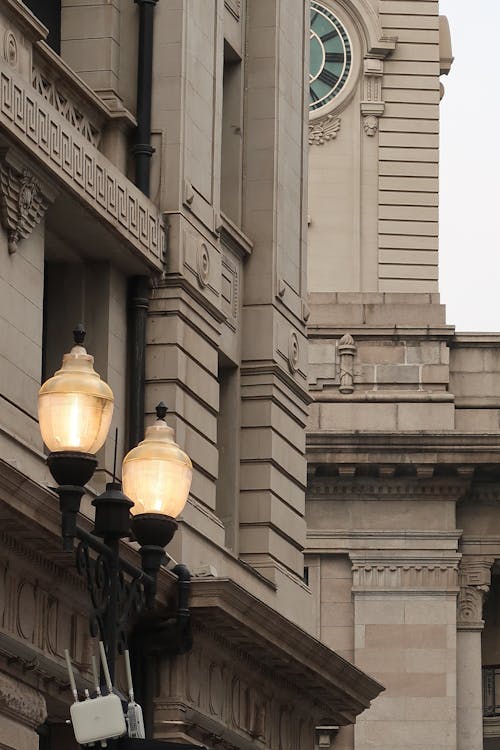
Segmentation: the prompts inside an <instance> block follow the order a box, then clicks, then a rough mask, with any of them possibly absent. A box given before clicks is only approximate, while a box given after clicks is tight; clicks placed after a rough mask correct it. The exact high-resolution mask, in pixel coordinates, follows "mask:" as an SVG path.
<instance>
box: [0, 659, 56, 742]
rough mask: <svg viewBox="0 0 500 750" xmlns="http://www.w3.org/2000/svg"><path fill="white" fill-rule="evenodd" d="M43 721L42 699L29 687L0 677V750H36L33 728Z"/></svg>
mask: <svg viewBox="0 0 500 750" xmlns="http://www.w3.org/2000/svg"><path fill="white" fill-rule="evenodd" d="M46 717H47V708H46V705H45V699H44V698H43V696H42V695H41V694H40V693H39V692H38V691H37V690H34V689H33V688H32V687H29V685H25V684H24V683H22V682H19V681H18V680H15V679H14V678H13V677H11V676H10V675H6V674H2V673H0V747H1V748H2V750H3V749H4V748H5V750H38V735H37V733H36V731H35V730H36V728H37V727H38V726H40V724H43V722H44V721H45V719H46Z"/></svg>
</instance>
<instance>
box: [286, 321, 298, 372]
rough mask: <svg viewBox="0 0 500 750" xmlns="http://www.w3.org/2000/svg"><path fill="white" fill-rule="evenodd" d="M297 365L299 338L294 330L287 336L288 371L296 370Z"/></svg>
mask: <svg viewBox="0 0 500 750" xmlns="http://www.w3.org/2000/svg"><path fill="white" fill-rule="evenodd" d="M298 366H299V339H298V337H297V334H296V333H295V331H291V332H290V336H289V337H288V367H289V368H290V372H292V373H293V372H296V371H297V367H298Z"/></svg>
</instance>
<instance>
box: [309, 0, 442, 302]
mask: <svg viewBox="0 0 500 750" xmlns="http://www.w3.org/2000/svg"><path fill="white" fill-rule="evenodd" d="M410 6H411V7H410ZM377 7H379V12H377V11H376V8H377ZM430 8H432V12H431V11H430V10H429V9H430ZM310 12H311V27H310V75H309V84H310V88H309V94H310V101H309V113H310V114H309V117H310V125H309V143H310V153H309V170H310V171H309V255H308V257H309V267H308V273H309V288H310V290H311V292H361V293H374V292H390V293H398V292H401V293H425V294H429V293H435V292H437V278H438V257H437V256H438V253H437V250H438V246H437V242H438V239H437V234H438V232H437V227H438V224H437V221H438V208H437V203H438V201H437V191H438V138H439V134H438V130H439V101H440V96H441V86H440V81H439V75H440V73H447V72H448V70H449V66H450V52H449V40H448V38H447V34H446V30H447V26H446V24H444V23H443V21H442V22H441V23H440V21H439V16H438V4H437V2H435V1H433V2H430V3H429V2H426V3H422V2H415V1H414V2H402V1H401V0H397V2H389V0H381V2H380V3H374V2H371V1H370V0H314V1H313V2H311V3H310Z"/></svg>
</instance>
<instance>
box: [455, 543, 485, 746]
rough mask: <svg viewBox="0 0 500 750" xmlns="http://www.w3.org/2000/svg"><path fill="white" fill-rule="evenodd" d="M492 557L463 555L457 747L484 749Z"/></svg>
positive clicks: (459, 633) (460, 600) (459, 610)
mask: <svg viewBox="0 0 500 750" xmlns="http://www.w3.org/2000/svg"><path fill="white" fill-rule="evenodd" d="M493 562H494V560H493V558H490V557H472V556H470V557H468V556H467V557H463V558H462V561H461V563H460V572H459V582H460V591H459V595H458V602H457V631H458V632H457V750H482V747H483V702H482V681H481V632H482V630H483V627H484V620H483V603H484V599H485V597H486V595H487V593H488V591H489V589H490V583H491V566H492V564H493Z"/></svg>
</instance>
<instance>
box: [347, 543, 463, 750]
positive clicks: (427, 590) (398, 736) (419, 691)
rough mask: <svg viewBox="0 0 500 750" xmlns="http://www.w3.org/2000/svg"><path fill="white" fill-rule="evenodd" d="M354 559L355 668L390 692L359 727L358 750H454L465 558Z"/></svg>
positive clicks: (410, 554)
mask: <svg viewBox="0 0 500 750" xmlns="http://www.w3.org/2000/svg"><path fill="white" fill-rule="evenodd" d="M350 558H351V561H352V571H353V586H352V591H353V594H354V653H355V663H356V666H358V667H359V668H360V669H362V670H363V671H367V672H369V673H370V674H372V675H374V676H375V678H376V679H377V680H378V681H380V682H381V683H382V684H383V685H384V686H385V692H384V693H383V694H382V695H381V696H380V697H379V698H378V699H377V701H376V702H375V703H374V705H373V706H372V708H371V709H370V711H369V712H367V713H366V714H365V715H363V716H362V717H360V719H359V720H358V721H357V722H356V726H355V728H354V736H355V741H354V747H355V748H356V750H368V748H370V749H371V750H375V749H380V750H382V748H387V747H402V746H403V744H404V747H405V748H407V749H408V750H409V749H410V748H415V750H417V748H422V747H443V748H444V747H446V748H451V747H452V745H451V744H449V739H448V738H449V737H450V736H452V735H454V732H455V664H454V660H453V659H450V654H452V653H454V651H455V646H456V634H455V606H456V604H455V600H456V594H457V583H458V580H457V578H458V576H457V568H458V555H457V554H456V553H454V552H452V551H449V552H448V551H447V552H445V550H444V549H441V550H434V551H433V552H432V553H430V551H429V550H427V551H425V550H418V551H417V550H409V549H407V550H405V551H403V550H399V551H398V552H397V553H396V552H395V551H394V552H392V551H387V552H385V553H384V551H379V552H377V551H376V550H372V551H370V552H356V553H353V552H351V553H350ZM437 707H439V716H437V715H436V713H435V712H436V710H437ZM433 712H434V713H433ZM403 737H404V741H403V740H402V738H403Z"/></svg>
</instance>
